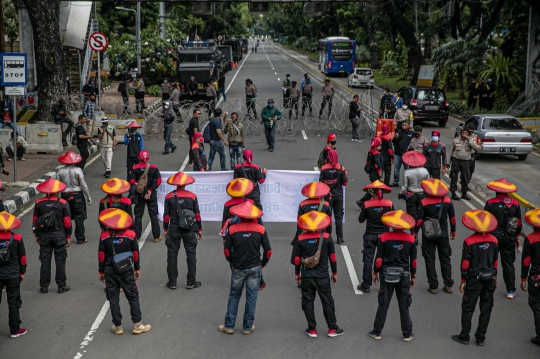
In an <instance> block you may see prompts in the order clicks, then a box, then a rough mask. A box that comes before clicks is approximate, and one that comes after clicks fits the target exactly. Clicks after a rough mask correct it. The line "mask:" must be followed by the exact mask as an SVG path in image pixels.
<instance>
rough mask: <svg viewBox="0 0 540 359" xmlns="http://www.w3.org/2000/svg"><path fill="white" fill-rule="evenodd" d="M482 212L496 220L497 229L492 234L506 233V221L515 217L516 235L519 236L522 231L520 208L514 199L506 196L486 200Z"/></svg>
mask: <svg viewBox="0 0 540 359" xmlns="http://www.w3.org/2000/svg"><path fill="white" fill-rule="evenodd" d="M507 204H508V206H507ZM484 210H485V211H488V212H489V213H491V214H492V215H494V216H495V218H496V219H497V228H496V229H495V230H494V231H493V232H492V233H506V224H507V223H508V219H509V218H511V217H516V218H517V219H518V226H517V230H516V235H520V234H521V231H522V230H523V225H522V223H521V208H520V206H519V203H518V201H516V200H515V199H513V198H510V197H509V196H508V195H507V194H501V195H498V196H497V197H495V198H490V199H488V200H487V202H486V204H485V206H484Z"/></svg>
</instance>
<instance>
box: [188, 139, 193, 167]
mask: <svg viewBox="0 0 540 359" xmlns="http://www.w3.org/2000/svg"><path fill="white" fill-rule="evenodd" d="M188 137H189V136H188ZM188 143H189V149H188V156H189V164H193V152H192V151H191V138H188Z"/></svg>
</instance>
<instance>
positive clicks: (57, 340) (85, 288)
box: [0, 43, 538, 359]
mask: <svg viewBox="0 0 540 359" xmlns="http://www.w3.org/2000/svg"><path fill="white" fill-rule="evenodd" d="M267 56H268V57H267ZM244 61H245V62H244V64H243V67H241V68H240V69H239V71H240V74H239V75H238V76H237V78H236V80H235V82H234V83H233V84H232V86H231V87H230V90H229V93H228V98H229V101H231V100H234V99H235V98H241V99H243V98H244V92H243V86H244V79H245V78H251V79H253V80H254V82H255V84H256V85H257V86H258V87H259V96H261V97H277V96H280V95H281V88H280V82H279V80H278V77H279V78H280V79H281V80H282V79H283V75H284V74H285V73H290V74H291V75H292V78H293V79H300V77H301V75H302V73H303V71H302V70H301V69H300V68H298V67H296V66H295V65H292V64H290V63H289V62H288V61H286V60H285V59H284V58H283V57H282V55H281V54H279V53H277V52H276V51H275V50H274V49H273V48H272V47H270V46H269V45H268V44H267V43H261V47H259V52H257V53H256V54H250V55H249V57H248V58H247V59H246V60H244ZM270 63H271V64H272V65H273V66H272V65H270ZM276 73H277V74H276ZM233 75H234V72H233V73H231V74H230V75H229V76H228V78H229V79H232V77H233ZM316 91H318V89H316ZM259 110H260V109H259ZM449 139H450V137H449V136H448V135H446V132H445V134H443V140H445V141H448V140H449ZM186 141H187V140H185V139H181V140H180V139H179V140H176V141H175V143H177V145H178V150H177V151H176V152H175V153H174V154H173V155H168V156H163V155H161V152H162V148H163V141H158V140H152V141H148V142H147V143H146V147H147V149H149V150H150V153H151V155H152V157H151V162H152V163H155V164H157V166H158V167H159V168H160V169H161V170H162V171H165V170H171V171H172V170H178V169H179V168H180V167H181V166H182V164H183V163H184V159H185V157H186V155H187V151H186V148H187V143H186ZM324 144H325V139H324V138H323V137H318V138H317V137H313V138H312V137H308V138H307V139H304V138H303V137H302V136H280V137H278V138H277V141H276V151H275V152H273V153H269V152H267V151H266V147H267V146H266V142H265V140H264V136H259V137H253V138H248V140H247V147H248V148H251V149H253V150H254V153H255V162H256V163H258V164H260V165H261V166H263V167H267V168H270V169H291V170H292V169H295V170H313V167H314V166H315V165H316V161H317V157H318V154H319V152H320V150H321V148H322V147H323V146H324ZM368 146H369V144H368V143H367V141H364V142H362V143H355V142H351V141H348V140H345V139H341V138H340V139H339V142H338V150H339V154H340V163H341V164H342V165H343V166H345V167H346V169H347V170H348V171H349V178H350V182H349V186H348V187H347V197H346V201H345V207H346V208H345V209H346V216H345V219H346V223H345V225H344V231H345V237H344V238H345V243H344V245H342V246H341V247H339V246H336V249H337V261H338V274H339V282H338V284H337V285H335V286H333V288H332V289H333V297H334V299H335V305H336V311H337V312H336V313H337V319H338V324H339V325H340V326H341V327H342V328H343V329H344V330H345V335H344V336H342V337H338V338H332V339H331V338H327V337H326V336H325V335H323V334H325V331H326V326H325V323H324V317H323V314H322V310H321V306H320V302H319V301H318V300H317V301H316V308H317V311H316V315H317V319H318V321H319V332H320V334H321V335H320V336H319V338H317V339H312V338H309V337H307V336H306V335H305V334H304V333H303V331H304V329H305V328H306V327H307V325H306V321H305V318H304V314H303V312H302V310H301V306H300V290H299V289H297V288H296V284H295V283H294V269H293V267H292V266H291V265H290V263H289V259H290V251H291V246H290V245H289V243H290V240H291V239H292V237H293V235H294V233H295V225H294V223H285V224H283V223H268V224H267V225H266V228H267V231H268V233H269V236H270V241H271V244H272V250H273V254H272V258H271V260H270V262H269V264H268V266H267V267H266V268H265V269H264V277H265V281H266V283H267V287H266V289H265V290H263V291H261V292H259V298H258V303H257V311H256V315H255V326H256V331H255V332H254V333H253V334H251V335H249V336H244V335H242V334H241V332H240V330H241V322H240V321H241V318H242V315H243V303H244V302H243V301H242V302H241V304H240V309H239V314H238V320H237V326H236V333H235V334H234V335H225V334H222V333H220V332H218V330H217V326H218V325H219V324H222V323H223V318H224V315H225V312H226V306H227V298H228V293H229V283H230V274H229V266H228V263H227V262H226V261H225V259H224V257H223V250H222V242H221V238H220V237H218V235H217V233H218V231H219V224H218V223H209V222H206V223H204V224H203V227H204V238H203V239H201V240H200V242H199V246H198V263H197V265H198V268H197V279H198V280H200V281H201V282H202V287H200V288H198V289H196V290H187V289H184V288H183V287H182V286H179V289H178V290H176V291H171V290H169V289H167V288H166V287H165V283H166V281H167V275H166V247H165V243H164V241H163V242H160V243H153V242H152V238H146V236H145V235H143V238H142V240H141V243H140V245H141V246H142V250H141V279H140V280H139V281H138V286H139V290H140V300H141V309H142V313H143V322H144V323H149V324H151V325H152V330H151V332H149V333H147V334H144V335H141V336H134V335H132V334H131V333H130V329H131V321H130V319H129V308H128V305H127V301H126V300H125V299H122V300H121V306H122V310H123V314H124V327H125V331H126V334H124V335H123V336H115V335H113V334H112V333H111V332H110V326H111V316H110V313H109V312H108V310H107V309H108V307H107V303H106V300H105V294H104V293H103V285H102V284H101V283H99V281H98V276H97V267H98V263H97V249H98V237H99V226H98V223H97V220H96V218H97V207H98V205H97V202H98V200H99V198H100V197H102V195H103V194H102V193H101V192H100V190H99V187H100V185H101V183H102V182H103V177H102V174H103V172H104V169H103V166H102V164H101V159H100V158H97V159H96V160H95V161H94V162H92V163H91V164H90V165H89V166H88V167H87V169H86V171H87V173H88V175H87V181H88V185H89V187H90V190H91V193H92V199H93V201H94V204H92V205H91V206H89V207H88V218H89V219H88V220H87V221H86V228H87V229H86V231H87V237H88V239H89V242H88V243H87V244H84V245H77V244H74V245H73V246H72V247H71V248H69V250H68V252H69V257H68V262H67V275H68V283H69V284H70V285H71V287H72V290H71V291H70V292H67V293H66V294H63V295H59V294H57V293H56V292H55V291H54V285H51V291H50V292H49V294H46V295H43V294H41V293H39V283H38V281H39V261H38V246H37V244H35V242H34V241H33V239H32V238H33V236H32V234H31V211H30V212H28V213H24V211H23V212H22V213H19V215H21V216H22V217H21V219H22V222H23V225H22V227H21V228H20V229H19V230H18V232H19V233H21V234H22V235H23V237H24V238H25V244H26V248H27V255H28V271H27V276H26V280H25V282H24V283H23V285H22V298H23V307H22V308H21V316H22V320H23V324H22V325H23V327H25V328H27V329H28V334H27V335H26V336H23V337H21V338H19V339H16V340H10V339H9V337H8V335H9V329H8V327H7V308H6V305H5V304H3V305H1V306H0V316H1V321H0V358H10V357H15V356H17V357H20V358H36V357H40V358H113V357H117V358H128V357H145V358H156V357H163V358H230V357H236V358H252V357H257V358H299V357H314V358H331V357H339V358H353V357H358V356H361V355H366V354H367V353H373V354H371V355H370V356H373V357H375V356H377V357H380V358H388V357H395V356H396V353H399V356H400V357H401V358H415V359H416V358H427V357H430V358H458V357H465V356H467V357H475V358H504V357H514V356H519V357H520V358H537V357H538V347H537V346H535V345H533V344H531V343H530V342H529V339H530V337H531V336H533V334H534V327H533V319H532V313H531V310H530V308H529V307H528V305H527V296H526V294H525V293H523V292H521V291H519V292H518V293H517V297H516V298H515V299H514V300H508V299H506V297H505V289H504V288H503V285H502V275H499V277H500V283H501V285H500V287H499V288H498V289H497V291H496V293H495V307H494V310H493V314H492V317H491V323H490V327H489V330H488V335H487V340H486V345H485V346H484V347H482V348H480V347H477V346H475V345H474V344H473V345H470V346H464V345H461V344H458V343H456V342H454V341H452V340H451V338H450V337H451V335H452V334H458V333H459V331H460V304H461V296H460V294H459V293H458V292H457V285H456V286H455V292H454V293H453V294H446V293H444V292H442V291H440V292H439V294H436V295H432V294H430V293H429V292H428V291H427V288H428V285H427V282H426V276H425V268H424V263H423V260H422V259H419V268H418V277H417V285H416V287H415V288H414V289H413V290H412V293H413V303H412V307H411V316H412V320H413V323H414V333H415V334H416V339H415V340H414V341H412V342H410V343H405V342H403V341H402V340H401V331H400V325H399V315H398V310H397V305H396V301H395V300H394V302H393V303H392V305H391V308H390V310H389V315H388V319H387V322H386V327H385V330H384V331H383V334H382V336H383V339H382V341H374V340H373V339H371V338H369V337H368V336H367V335H366V333H367V332H368V331H370V330H371V329H372V325H373V320H374V317H375V311H376V308H377V295H376V287H374V288H372V290H373V292H372V293H370V294H356V291H355V287H356V281H357V278H361V276H362V273H361V268H362V261H361V250H362V235H363V232H364V225H361V224H359V223H358V222H357V216H358V208H357V206H356V204H355V200H356V199H358V198H359V197H360V196H361V195H362V193H361V188H362V187H363V186H364V185H366V184H367V183H368V182H369V181H368V178H367V176H366V175H365V173H363V169H362V168H363V165H362V162H363V159H364V156H365V153H366V151H367V149H368ZM125 153H126V152H125V149H124V148H122V147H120V148H119V149H118V150H117V152H116V153H115V157H114V160H113V175H118V176H120V177H123V176H125ZM526 163H527V162H526ZM227 166H229V165H228V161H227ZM499 168H500V167H498V166H497V169H499ZM496 171H497V170H496V169H495V170H494V169H493V168H492V170H491V172H492V173H494V172H496ZM389 198H390V199H391V200H392V201H393V202H394V204H395V206H396V207H397V208H401V209H404V208H405V204H404V202H401V201H399V200H398V199H397V193H391V194H390V195H389ZM469 206H470V207H481V206H483V204H482V203H479V202H475V201H471V202H470V203H465V202H463V201H461V202H457V203H455V207H456V212H457V213H458V227H457V229H458V230H457V239H456V240H455V241H453V242H452V248H453V251H454V255H453V257H452V265H453V277H454V280H455V281H456V283H457V282H459V261H460V254H461V253H460V250H461V245H462V241H463V239H464V238H465V237H466V236H467V235H469V234H470V231H468V230H467V229H465V228H464V227H463V226H462V225H461V222H460V220H459V218H460V217H461V214H462V213H463V212H464V211H466V210H468V209H469ZM203 222H204V218H203ZM147 225H148V217H147V216H145V217H144V223H143V228H146V227H147ZM145 234H146V235H148V234H149V232H148V231H147V232H145ZM150 237H151V236H150ZM347 253H350V257H351V259H352V260H351V261H350V263H349V264H346V261H345V257H344V254H345V255H346V254H347ZM183 255H184V254H183V251H181V254H180V257H179V273H180V278H179V279H181V278H183V276H185V275H186V271H187V268H186V264H185V262H184V260H183V258H182V257H183ZM518 257H520V256H518ZM518 267H519V266H518ZM181 283H182V281H181V280H179V284H181ZM441 289H442V288H441ZM477 318H478V310H477V313H476V315H475V317H474V322H473V323H474V324H476V321H477ZM375 353H376V354H375Z"/></svg>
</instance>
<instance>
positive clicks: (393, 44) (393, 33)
mask: <svg viewBox="0 0 540 359" xmlns="http://www.w3.org/2000/svg"><path fill="white" fill-rule="evenodd" d="M0 1H1V0H0ZM396 46H397V31H396V28H395V27H394V26H392V24H390V50H392V51H393V52H396Z"/></svg>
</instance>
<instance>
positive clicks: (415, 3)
mask: <svg viewBox="0 0 540 359" xmlns="http://www.w3.org/2000/svg"><path fill="white" fill-rule="evenodd" d="M414 18H415V20H416V37H417V38H418V1H415V2H414Z"/></svg>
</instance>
